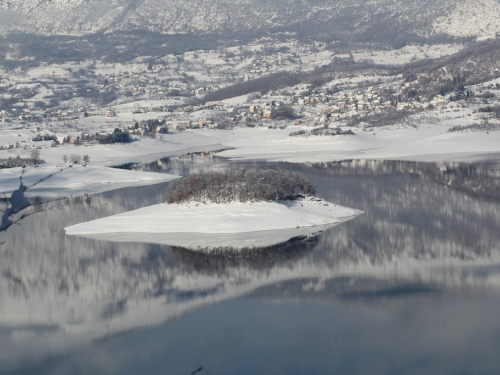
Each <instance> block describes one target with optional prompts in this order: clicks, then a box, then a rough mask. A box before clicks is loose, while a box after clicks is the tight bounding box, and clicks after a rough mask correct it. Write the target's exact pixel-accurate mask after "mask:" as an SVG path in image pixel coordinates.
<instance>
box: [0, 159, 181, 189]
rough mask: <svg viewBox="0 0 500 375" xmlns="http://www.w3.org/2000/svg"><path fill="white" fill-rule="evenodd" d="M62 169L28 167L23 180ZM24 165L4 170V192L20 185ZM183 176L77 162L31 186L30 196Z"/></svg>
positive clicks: (0, 181)
mask: <svg viewBox="0 0 500 375" xmlns="http://www.w3.org/2000/svg"><path fill="white" fill-rule="evenodd" d="M59 171H61V168H58V167H54V166H38V167H36V168H26V169H25V173H24V175H23V183H24V185H26V186H30V185H32V184H34V183H36V182H38V181H40V180H41V179H43V178H46V177H48V176H50V175H51V174H54V173H56V172H59ZM21 175H22V168H11V169H4V170H0V193H5V194H7V193H10V192H12V191H14V190H15V189H17V188H18V187H19V182H20V181H19V177H20V176H21ZM176 178H179V176H175V175H170V174H166V173H153V172H138V171H128V170H123V169H115V168H107V167H94V166H87V167H84V166H73V167H71V168H66V169H64V170H63V171H62V172H60V173H57V174H55V175H54V176H52V177H50V178H47V179H46V180H45V181H43V182H41V183H40V184H38V185H36V186H33V187H32V188H29V189H28V190H27V191H26V195H27V196H41V197H60V196H68V195H82V194H94V193H101V192H104V191H109V190H114V189H119V188H122V187H127V186H141V185H150V184H156V183H161V182H167V181H171V180H174V179H176Z"/></svg>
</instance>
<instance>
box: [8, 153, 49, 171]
mask: <svg viewBox="0 0 500 375" xmlns="http://www.w3.org/2000/svg"><path fill="white" fill-rule="evenodd" d="M44 163H45V161H44V160H42V159H40V153H38V154H37V155H33V154H32V156H31V157H30V158H21V157H20V156H19V155H17V156H16V157H15V158H13V157H9V158H4V159H0V169H6V168H16V167H25V166H27V165H37V164H44Z"/></svg>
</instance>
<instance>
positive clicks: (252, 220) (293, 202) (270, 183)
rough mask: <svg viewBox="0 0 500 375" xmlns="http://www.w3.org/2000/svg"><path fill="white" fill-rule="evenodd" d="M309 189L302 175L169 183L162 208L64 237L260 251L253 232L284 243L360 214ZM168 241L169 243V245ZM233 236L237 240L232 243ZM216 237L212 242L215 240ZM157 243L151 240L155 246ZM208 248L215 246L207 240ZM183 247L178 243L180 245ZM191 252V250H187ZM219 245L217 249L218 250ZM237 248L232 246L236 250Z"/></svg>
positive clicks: (257, 173)
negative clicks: (226, 242)
mask: <svg viewBox="0 0 500 375" xmlns="http://www.w3.org/2000/svg"><path fill="white" fill-rule="evenodd" d="M315 192H316V189H315V187H314V185H313V184H312V183H311V182H310V181H309V180H308V179H307V178H306V177H305V176H304V175H303V174H301V173H298V172H293V171H287V170H281V169H278V170H271V169H268V170H264V169H257V168H252V169H248V170H238V171H227V172H208V173H200V174H193V175H190V176H188V177H185V178H183V179H180V180H176V181H174V182H172V183H171V184H170V185H169V187H168V188H167V191H166V200H167V203H163V204H157V205H153V206H149V207H144V208H141V209H138V210H134V211H130V212H125V213H121V214H118V215H113V216H109V217H105V218H102V219H97V220H93V221H89V222H86V223H81V224H77V225H73V226H70V227H67V228H65V230H66V233H67V234H68V235H79V236H85V237H100V238H105V239H109V240H112V241H130V242H134V241H137V242H153V243H164V244H172V245H178V244H179V239H180V237H179V235H180V236H181V238H182V237H184V238H185V241H186V242H189V241H190V237H196V238H198V239H199V241H196V242H197V243H203V241H204V237H205V238H206V237H207V236H209V237H210V236H212V235H218V238H220V239H221V240H222V241H223V240H224V236H220V235H230V239H231V243H233V244H237V243H238V238H239V237H238V236H241V240H242V241H243V242H245V247H251V246H252V244H253V245H254V246H262V245H263V243H261V242H262V241H261V240H262V239H263V238H261V240H259V239H258V238H255V237H259V236H255V235H249V234H251V233H254V232H267V235H266V236H264V237H266V238H267V240H266V241H267V242H269V243H266V244H270V243H271V242H273V240H272V237H273V236H272V235H270V236H269V234H270V233H269V232H270V231H283V230H286V233H287V234H288V238H282V236H280V235H277V236H276V237H277V238H278V237H279V238H280V240H287V239H289V238H292V237H294V236H295V235H298V234H300V233H302V232H303V231H304V229H307V231H306V232H309V231H310V230H311V229H313V228H314V227H318V226H322V227H325V226H333V225H336V224H338V223H341V222H344V221H347V220H350V219H352V218H354V217H355V216H357V215H359V214H361V213H362V212H361V211H359V210H356V209H352V208H348V207H343V206H339V205H336V204H334V203H330V202H326V201H324V200H322V199H320V198H317V197H316V196H315V195H314V194H315ZM169 236H170V237H171V238H172V240H171V241H170V243H169ZM235 236H236V237H235ZM216 237H217V236H216ZM155 238H156V240H155ZM208 241H209V242H210V243H211V245H212V246H216V245H217V244H216V243H212V242H213V241H210V240H208ZM181 242H182V241H181ZM191 245H192V246H190V247H191V248H195V247H196V245H195V244H191ZM219 245H222V244H219ZM235 247H237V246H235Z"/></svg>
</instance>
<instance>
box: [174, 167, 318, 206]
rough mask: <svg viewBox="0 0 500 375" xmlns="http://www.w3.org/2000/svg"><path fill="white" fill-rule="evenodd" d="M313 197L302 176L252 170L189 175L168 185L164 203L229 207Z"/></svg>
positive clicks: (311, 185) (309, 184) (308, 183)
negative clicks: (214, 204) (251, 202)
mask: <svg viewBox="0 0 500 375" xmlns="http://www.w3.org/2000/svg"><path fill="white" fill-rule="evenodd" d="M315 193H316V188H315V187H314V185H313V184H312V183H311V182H310V181H309V180H308V179H307V177H306V176H304V175H303V174H302V173H299V172H293V171H287V170H284V169H278V170H273V169H259V168H252V169H242V170H229V171H226V172H207V173H200V174H193V175H190V176H188V177H185V178H183V179H180V180H177V181H175V182H173V183H172V184H170V185H169V187H168V188H167V192H166V198H167V202H168V203H181V202H188V201H197V202H214V203H230V202H247V201H271V200H289V199H297V198H298V197H301V196H304V195H313V194H315Z"/></svg>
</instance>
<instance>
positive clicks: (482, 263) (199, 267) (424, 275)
mask: <svg viewBox="0 0 500 375" xmlns="http://www.w3.org/2000/svg"><path fill="white" fill-rule="evenodd" d="M238 166H239V165H238V164H236V165H235V167H238ZM266 166H267V165H266ZM279 166H280V167H285V168H295V169H296V170H298V171H300V172H303V173H305V174H306V175H307V176H308V177H309V178H310V179H311V180H312V181H313V183H314V184H315V185H316V186H317V188H318V195H319V196H321V197H322V198H323V199H325V200H328V201H332V202H336V203H338V204H341V205H345V206H349V207H356V208H359V209H361V210H363V211H365V214H364V215H361V216H359V217H358V218H356V220H352V221H349V222H347V223H343V224H342V225H338V226H335V227H334V228H332V229H329V230H325V231H324V232H323V233H321V234H319V235H318V236H317V237H305V238H304V237H302V238H298V239H294V240H293V241H288V242H285V243H280V244H276V245H275V246H273V247H270V248H263V249H259V250H257V249H256V250H252V251H249V252H245V251H244V252H240V251H237V252H231V251H229V252H227V251H224V252H222V251H221V252H216V253H214V254H200V253H195V252H192V251H189V250H186V249H181V248H180V246H176V247H168V246H165V245H159V244H148V243H127V242H124V243H112V242H107V241H100V240H94V239H86V238H77V237H68V236H65V235H64V233H63V231H62V228H63V227H65V226H67V225H71V224H75V223H79V222H82V221H86V220H93V219H96V218H99V217H104V216H109V215H113V214H117V213H120V212H125V211H129V210H132V209H136V208H139V207H142V206H147V205H152V204H155V203H158V202H161V199H162V196H163V193H164V189H165V184H162V185H157V186H150V187H140V188H128V189H122V190H119V191H114V192H108V193H104V194H98V195H95V196H93V197H92V200H87V201H85V199H68V200H67V201H61V202H56V203H54V205H53V209H52V210H49V211H46V212H41V213H39V214H37V215H34V216H32V217H29V218H27V219H26V220H25V221H24V222H23V225H22V226H20V227H14V228H12V230H11V231H10V230H9V232H7V233H6V234H5V236H4V237H3V238H2V240H4V241H5V244H4V245H3V246H0V257H1V259H2V262H1V263H0V340H1V341H2V344H4V347H8V348H11V350H10V351H9V352H5V353H0V367H1V368H7V366H8V365H9V366H13V368H15V364H16V363H18V362H21V361H25V360H27V359H32V360H43V359H44V358H45V357H46V356H47V355H49V353H50V354H53V353H62V352H64V351H65V350H67V349H68V348H71V347H72V346H75V345H79V344H87V343H89V342H91V341H92V340H94V339H98V338H101V337H104V336H107V335H113V334H116V333H119V332H123V331H127V330H131V329H135V328H139V327H143V326H146V325H155V324H160V323H162V322H165V321H173V320H174V319H175V318H178V317H180V316H183V315H185V314H187V313H188V312H190V311H193V310H194V309H198V308H201V307H203V306H207V305H209V304H213V303H217V302H221V301H225V300H229V299H232V298H236V297H240V296H245V295H248V296H252V297H254V298H259V299H262V298H263V299H292V300H294V301H296V302H300V301H306V300H308V299H311V298H313V299H321V300H325V301H326V300H327V301H332V300H333V301H356V302H364V303H372V302H371V301H386V300H387V301H396V300H400V299H401V298H403V297H404V298H406V299H414V298H418V299H419V300H421V302H422V303H425V302H426V301H428V300H427V299H426V298H428V297H427V296H439V295H442V294H445V293H447V292H448V291H450V290H451V291H456V292H461V291H464V290H482V289H484V288H487V289H493V290H495V291H498V290H500V283H499V280H500V277H499V276H500V267H499V264H500V245H499V243H500V241H499V240H500V234H499V231H498V228H500V215H498V212H499V209H500V204H499V200H498V199H497V198H495V196H494V195H492V194H489V193H488V197H486V195H485V194H486V193H484V194H482V195H479V192H481V191H489V190H488V189H490V188H489V187H488V186H490V185H491V186H493V185H495V184H497V183H498V172H493V169H495V168H496V169H498V164H484V165H483V164H481V165H478V166H477V168H476V169H474V168H475V167H474V166H472V167H471V168H472V170H462V169H460V168H459V169H458V171H457V170H455V172H453V173H451V172H450V173H451V174H450V173H448V172H446V173H445V172H442V171H441V169H444V168H441V166H440V165H436V164H432V165H428V164H423V163H403V162H346V163H340V164H337V165H313V166H307V165H288V164H280V165H279ZM196 168H198V167H196ZM204 168H207V169H209V168H210V163H208V164H207V165H205V166H204ZM426 169H429V171H426ZM165 171H168V172H171V171H170V170H168V169H166V170H165ZM447 171H448V167H447ZM455 173H456V177H454V179H453V180H454V181H455V180H459V179H462V177H461V175H460V173H463V174H465V175H466V176H465V177H464V178H463V181H464V182H463V184H464V185H466V186H467V187H468V188H467V189H465V188H464V189H458V188H457V189H455V188H454V187H453V184H455V183H454V182H453V183H452V184H451V186H450V184H448V183H446V181H448V182H449V181H450V178H451V177H452V176H454V174H455ZM495 173H497V174H495ZM432 176H435V177H432ZM439 176H441V177H440V178H437V177H439ZM481 186H482V187H481ZM474 189H475V191H474ZM27 234H29V235H27ZM179 245H180V244H179ZM433 298H434V297H433ZM392 303H393V302H391V303H389V304H386V305H384V306H387V307H388V308H390V306H391V304H392Z"/></svg>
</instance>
